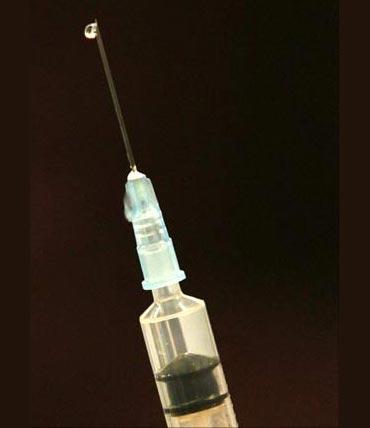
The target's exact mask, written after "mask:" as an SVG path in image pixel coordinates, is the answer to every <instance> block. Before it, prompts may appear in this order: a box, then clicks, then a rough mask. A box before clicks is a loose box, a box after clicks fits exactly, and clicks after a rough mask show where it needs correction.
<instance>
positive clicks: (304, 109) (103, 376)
mask: <svg viewBox="0 0 370 428" xmlns="http://www.w3.org/2000/svg"><path fill="white" fill-rule="evenodd" d="M337 14H338V6H337V2H336V1H322V0H320V1H313V0H307V1H286V0H285V1H283V0H282V1H274V0H270V1H262V0H255V1H176V2H170V1H159V0H157V1H149V0H147V1H143V0H135V1H134V0H131V1H98V2H93V1H75V2H71V1H53V2H50V1H32V2H31V26H30V27H31V28H30V32H31V34H30V39H31V42H30V62H31V64H30V123H31V125H30V134H31V135H30V136H31V143H30V144H31V202H30V204H31V337H30V345H31V419H32V424H33V425H34V426H44V427H46V426H47V427H62V426H64V427H67V426H68V427H72V426H73V427H119V426H121V427H122V426H163V424H164V419H163V416H162V414H161V407H160V403H159V399H158V397H157V392H156V389H155V384H154V381H153V379H152V373H151V369H150V365H149V361H148V358H147V355H146V350H145V347H144V342H143V339H142V334H141V330H140V327H139V323H138V317H139V315H140V313H141V312H143V311H144V309H145V308H146V307H147V306H149V304H150V302H151V296H150V293H148V292H144V291H143V290H142V289H141V286H140V282H141V279H142V275H141V272H140V268H139V264H138V260H137V256H136V252H135V243H134V238H133V233H132V230H131V225H130V224H129V223H127V222H126V221H125V219H124V216H123V209H122V196H123V190H124V182H125V178H126V175H127V173H128V166H127V161H126V158H125V154H124V149H123V145H122V143H121V140H120V134H119V128H118V125H117V122H116V118H115V115H114V111H113V107H112V103H111V100H110V96H109V92H108V88H107V85H106V81H105V76H104V73H103V69H102V66H101V63H100V59H99V55H98V50H97V46H96V42H95V41H88V40H86V39H85V38H84V36H83V29H84V26H85V25H86V24H87V23H89V22H90V21H92V20H93V19H94V18H95V17H97V18H98V19H99V22H100V26H101V30H102V33H103V36H104V41H105V44H106V49H107V54H108V57H109V59H110V63H111V68H112V71H113V74H114V76H115V80H116V85H117V90H118V93H119V97H120V100H121V104H122V109H123V111H124V115H125V118H126V122H127V128H128V131H129V135H130V138H131V141H132V144H133V148H134V152H135V156H136V158H137V163H138V166H139V169H140V170H142V171H143V172H145V173H146V174H147V175H148V176H149V177H150V178H151V179H152V181H153V183H154V186H155V189H156V192H157V195H158V197H159V200H160V203H161V207H162V211H163V212H164V215H165V220H166V223H167V227H168V229H169V232H170V235H171V236H172V238H173V240H174V243H175V248H176V251H177V255H178V258H179V261H180V265H181V267H182V268H183V269H184V270H185V271H186V273H187V276H188V279H187V280H186V281H185V282H183V283H182V286H183V290H184V291H186V292H187V293H188V294H190V295H195V296H197V297H202V298H204V299H205V300H206V302H207V305H208V311H209V314H210V317H211V321H212V325H213V329H214V332H215V337H216V340H217V342H218V348H219V351H220V354H221V358H222V361H223V365H224V369H225V372H226V377H227V381H228V384H229V387H230V392H231V394H232V398H233V402H234V407H235V410H236V412H237V416H238V419H239V422H240V425H241V426H256V427H257V426H258V427H262V426H271V427H278V426H279V427H283V426H284V427H285V426H296V427H297V426H310V427H314V426H334V425H336V423H337V349H336V312H337V310H336V305H337V196H338V195H337V194H338V191H337V161H338V153H337V151H338V146H337V126H338V123H337V101H338V99H337Z"/></svg>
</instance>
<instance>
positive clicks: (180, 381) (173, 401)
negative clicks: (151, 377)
mask: <svg viewBox="0 0 370 428" xmlns="http://www.w3.org/2000/svg"><path fill="white" fill-rule="evenodd" d="M219 365H220V360H219V359H218V358H217V357H207V356H205V355H198V354H191V353H185V354H180V355H178V356H177V357H176V358H175V359H174V360H173V361H171V363H169V364H168V365H167V366H166V367H164V368H163V369H162V370H161V371H160V372H159V373H157V374H156V376H155V378H156V380H157V382H163V383H164V384H165V386H166V388H167V393H168V397H169V401H170V404H169V406H168V407H167V408H165V409H164V411H165V412H166V413H170V414H171V415H172V416H180V415H185V414H188V413H194V412H198V411H201V410H206V409H209V408H210V407H214V406H217V405H219V404H221V403H222V402H223V401H224V400H225V398H226V397H227V396H228V393H221V391H220V388H219V384H218V382H217V377H216V371H217V368H218V366H219Z"/></svg>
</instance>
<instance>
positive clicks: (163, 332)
mask: <svg viewBox="0 0 370 428" xmlns="http://www.w3.org/2000/svg"><path fill="white" fill-rule="evenodd" d="M152 292H153V297H154V302H153V303H152V305H151V306H150V307H149V308H148V309H147V310H146V311H145V312H144V313H143V314H142V315H141V317H140V324H141V327H142V330H143V334H144V340H145V343H146V347H147V350H148V354H149V358H150V362H151V365H152V369H153V373H154V377H155V380H156V384H157V388H158V392H159V396H160V399H161V403H162V407H163V410H164V414H165V418H166V422H167V425H168V426H169V427H237V426H238V425H237V421H236V418H235V414H234V410H233V406H232V402H231V399H230V396H229V392H228V388H227V384H226V381H225V376H224V373H223V369H222V365H221V362H220V358H219V355H218V352H217V348H216V344H215V341H214V337H213V333H212V329H211V325H210V323H209V319H208V315H207V309H206V306H205V303H204V301H203V300H200V299H197V298H194V297H190V296H187V295H185V294H183V293H182V291H181V288H180V286H179V284H174V285H171V286H168V287H162V288H158V289H155V290H153V291H152Z"/></svg>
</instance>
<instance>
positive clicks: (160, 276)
mask: <svg viewBox="0 0 370 428" xmlns="http://www.w3.org/2000/svg"><path fill="white" fill-rule="evenodd" d="M125 214H126V217H127V219H128V220H129V221H131V222H132V224H133V228H134V233H135V239H136V244H137V252H138V255H139V259H140V264H141V268H142V271H143V275H144V281H143V282H142V285H143V288H144V289H146V290H152V293H153V298H154V302H153V303H152V305H151V306H150V307H149V308H148V309H147V310H146V311H145V312H144V313H143V314H142V315H141V317H140V324H141V327H142V330H143V334H144V339H145V343H146V347H147V350H148V354H149V358H150V362H151V366H152V369H153V373H154V377H155V381H156V384H157V388H158V392H159V396H160V399H161V403H162V407H163V411H164V414H165V418H166V422H167V425H168V426H169V427H204V428H206V427H237V422H236V419H235V414H234V411H233V406H232V403H231V399H230V396H229V392H228V388H227V384H226V381H225V376H224V373H223V370H222V366H221V362H220V358H219V355H218V352H217V348H216V344H215V341H214V338H213V333H212V329H211V325H210V323H209V319H208V315H207V310H206V306H205V303H204V302H203V300H200V299H197V298H194V297H190V296H187V295H185V294H183V293H182V291H181V288H180V285H179V284H178V283H179V281H182V280H183V279H184V278H185V273H184V272H183V271H182V270H181V269H180V268H179V264H178V261H177V257H176V253H175V250H174V247H173V243H172V240H171V238H170V237H169V235H168V232H167V228H166V225H165V223H164V220H163V216H162V213H161V210H160V208H159V204H158V201H157V198H156V195H155V192H154V189H153V186H152V183H151V181H150V180H149V179H148V178H147V177H146V176H145V175H144V174H141V173H139V172H137V171H133V172H131V173H130V174H129V176H128V180H127V183H126V195H125Z"/></svg>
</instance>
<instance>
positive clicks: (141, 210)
mask: <svg viewBox="0 0 370 428" xmlns="http://www.w3.org/2000/svg"><path fill="white" fill-rule="evenodd" d="M85 35H86V37H88V38H96V39H97V42H98V47H99V52H100V56H101V59H102V62H103V66H104V70H105V73H106V77H107V80H108V84H109V89H110V92H111V96H112V99H113V103H114V107H115V111H116V114H117V118H118V122H119V124H120V129H121V133H122V137H123V140H124V143H125V147H126V153H127V157H128V160H129V163H130V167H131V172H130V173H129V174H128V177H127V182H126V186H125V187H126V194H125V198H124V208H125V215H126V218H127V219H128V221H130V222H131V223H132V225H133V229H134V234H135V239H136V244H137V247H136V248H137V252H138V255H139V260H140V264H141V269H142V271H143V276H144V280H143V281H142V286H143V288H144V289H145V290H151V291H152V294H153V298H154V302H153V303H152V304H151V305H150V306H149V308H148V309H147V310H146V311H145V312H144V313H143V314H142V315H141V316H140V324H141V328H142V331H143V335H144V340H145V343H146V347H147V351H148V354H149V358H150V363H151V366H152V369H153V373H154V377H155V381H156V384H157V388H158V392H159V397H160V400H161V403H162V407H163V411H164V414H165V418H166V422H167V426H169V427H237V426H238V424H237V421H236V418H235V414H234V410H233V405H232V402H231V399H230V395H229V392H228V388H227V384H226V381H225V376H224V373H223V370H222V366H221V363H220V358H219V355H218V352H217V348H216V343H215V340H214V337H213V333H212V329H211V325H210V322H209V319H208V315H207V310H206V306H205V303H204V301H203V300H200V299H197V298H195V297H190V296H187V295H185V294H183V293H182V291H181V288H180V285H179V282H180V281H182V280H184V279H185V273H184V272H183V271H182V270H180V268H179V264H178V261H177V257H176V253H175V249H174V246H173V243H172V240H171V238H170V237H169V235H168V232H167V228H166V225H165V223H164V220H163V216H162V212H161V210H160V207H159V204H158V200H157V197H156V195H155V192H154V189H153V185H152V183H151V181H150V179H149V178H147V177H146V175H145V174H142V173H140V172H139V171H138V170H137V167H136V163H135V160H134V157H133V154H132V150H131V146H130V142H129V139H128V135H127V131H126V127H125V124H124V121H123V116H122V112H121V109H120V107H119V102H118V97H117V94H116V90H115V86H114V82H113V78H112V75H111V72H110V68H109V64H108V61H107V57H106V54H105V49H104V45H103V40H102V37H101V31H100V29H99V27H98V23H97V21H96V20H95V22H94V23H92V24H89V25H87V26H86V28H85Z"/></svg>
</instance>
